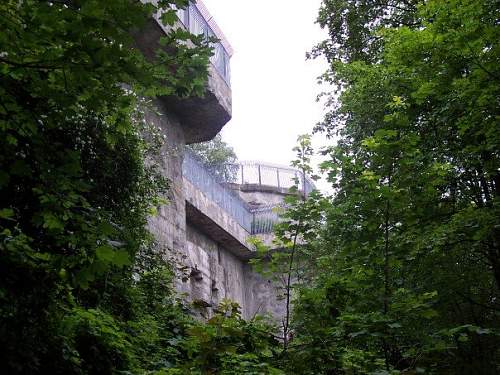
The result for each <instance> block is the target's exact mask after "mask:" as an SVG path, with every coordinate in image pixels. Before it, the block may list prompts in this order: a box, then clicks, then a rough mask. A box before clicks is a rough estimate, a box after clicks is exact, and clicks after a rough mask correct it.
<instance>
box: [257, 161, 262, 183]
mask: <svg viewBox="0 0 500 375" xmlns="http://www.w3.org/2000/svg"><path fill="white" fill-rule="evenodd" d="M257 168H258V170H259V186H261V185H262V178H261V176H260V164H257Z"/></svg>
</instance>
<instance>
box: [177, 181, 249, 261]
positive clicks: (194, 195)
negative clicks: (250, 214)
mask: <svg viewBox="0 0 500 375" xmlns="http://www.w3.org/2000/svg"><path fill="white" fill-rule="evenodd" d="M184 195H185V198H186V220H187V221H189V222H191V223H192V224H194V225H195V226H196V227H197V228H198V229H199V230H200V231H202V232H203V233H204V234H205V235H207V236H208V237H210V238H211V239H212V240H214V241H215V242H217V243H219V244H221V245H222V246H224V247H225V248H226V249H228V250H229V251H231V252H232V253H233V254H234V255H236V256H237V257H238V258H241V259H249V258H251V257H252V256H253V255H254V253H255V252H254V250H253V246H252V245H250V244H249V243H248V238H249V237H250V233H248V232H247V231H246V230H245V229H243V227H242V226H241V225H239V224H238V223H237V222H236V221H235V220H234V219H233V217H232V216H230V215H229V214H228V213H227V212H226V211H224V210H223V209H222V208H220V207H219V206H218V205H217V204H216V203H215V202H213V201H211V200H210V199H208V198H207V197H206V196H205V194H203V193H202V192H201V191H200V190H198V189H197V188H196V187H195V186H194V185H193V184H192V183H191V182H189V181H188V180H187V179H186V178H184Z"/></svg>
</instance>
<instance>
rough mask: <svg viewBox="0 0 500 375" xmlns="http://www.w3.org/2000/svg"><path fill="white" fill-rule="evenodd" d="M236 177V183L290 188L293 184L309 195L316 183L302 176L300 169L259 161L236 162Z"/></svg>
mask: <svg viewBox="0 0 500 375" xmlns="http://www.w3.org/2000/svg"><path fill="white" fill-rule="evenodd" d="M234 170H235V171H236V172H237V173H235V178H234V180H233V181H231V182H234V183H236V184H241V185H246V184H251V185H259V186H272V187H276V188H283V189H290V188H291V187H293V186H298V189H299V191H304V190H305V194H306V195H308V194H309V193H311V192H312V191H313V190H314V189H315V186H314V183H313V182H312V181H311V179H309V177H307V176H305V179H304V178H303V176H302V173H300V171H298V170H296V169H293V168H287V167H283V166H279V165H273V164H269V163H259V162H243V163H238V164H234Z"/></svg>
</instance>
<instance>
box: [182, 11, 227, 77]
mask: <svg viewBox="0 0 500 375" xmlns="http://www.w3.org/2000/svg"><path fill="white" fill-rule="evenodd" d="M178 16H179V19H180V20H181V22H182V23H183V24H184V26H185V27H186V29H187V30H188V31H189V32H191V33H192V34H195V35H203V36H204V37H205V38H206V39H209V38H216V39H219V40H220V39H221V37H220V36H219V35H217V34H219V33H217V32H214V30H213V29H212V27H211V26H210V24H209V21H207V20H206V19H205V17H204V16H203V14H202V12H200V10H199V9H198V6H197V5H196V4H193V3H191V4H189V6H188V7H187V8H186V9H179V10H178ZM222 38H223V37H222ZM224 44H227V42H225V43H223V41H221V40H220V41H219V42H216V43H213V44H212V48H213V55H212V57H211V58H210V62H211V63H212V65H213V66H214V67H215V69H216V70H217V72H218V73H219V74H220V75H221V76H222V78H223V79H224V81H225V82H226V83H227V84H228V85H230V83H231V70H230V65H229V60H230V58H231V55H230V52H229V51H228V50H227V49H226V47H225V46H224Z"/></svg>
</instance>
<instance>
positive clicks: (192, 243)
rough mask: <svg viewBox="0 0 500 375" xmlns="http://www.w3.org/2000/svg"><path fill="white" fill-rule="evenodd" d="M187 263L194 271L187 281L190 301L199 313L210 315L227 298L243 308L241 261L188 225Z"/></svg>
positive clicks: (242, 269) (242, 265)
mask: <svg viewBox="0 0 500 375" xmlns="http://www.w3.org/2000/svg"><path fill="white" fill-rule="evenodd" d="M186 250H187V251H186V255H187V259H186V263H187V264H188V265H189V267H190V268H191V269H193V270H195V272H192V275H191V277H190V278H189V280H186V283H189V288H190V299H191V300H192V301H195V302H196V305H197V306H198V307H199V308H200V310H201V311H202V313H204V315H206V316H210V315H211V314H212V313H213V309H214V308H216V307H217V306H218V304H219V303H220V302H221V301H222V300H223V299H224V298H228V299H231V300H233V301H235V302H238V303H239V304H240V306H242V307H243V308H244V307H245V305H246V303H245V288H246V285H245V279H244V275H245V274H244V262H243V261H242V260H240V259H238V258H237V257H236V256H234V255H233V254H231V252H230V251H228V250H227V249H225V248H224V247H222V246H221V245H219V244H218V243H217V242H215V241H214V240H212V239H211V238H209V237H208V236H206V235H205V234H203V233H202V232H200V231H199V230H198V229H197V228H196V227H194V226H192V225H190V224H189V223H188V225H187V242H186Z"/></svg>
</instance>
